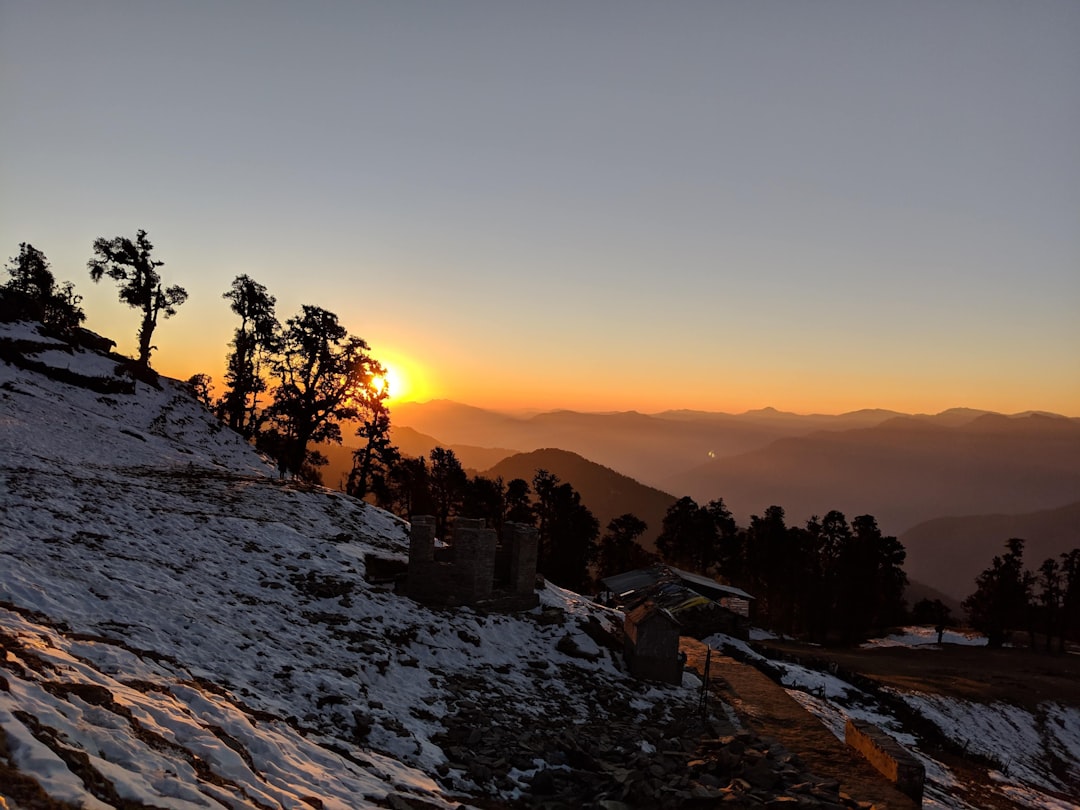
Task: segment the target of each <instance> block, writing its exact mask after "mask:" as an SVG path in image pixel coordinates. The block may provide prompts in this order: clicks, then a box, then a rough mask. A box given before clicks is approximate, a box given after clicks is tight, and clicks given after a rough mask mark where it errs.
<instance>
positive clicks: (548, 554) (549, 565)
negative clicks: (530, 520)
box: [533, 470, 600, 590]
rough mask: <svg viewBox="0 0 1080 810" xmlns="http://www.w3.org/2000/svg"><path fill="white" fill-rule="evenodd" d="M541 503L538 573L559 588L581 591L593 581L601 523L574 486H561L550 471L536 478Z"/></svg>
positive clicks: (536, 507) (538, 504) (538, 510)
mask: <svg viewBox="0 0 1080 810" xmlns="http://www.w3.org/2000/svg"><path fill="white" fill-rule="evenodd" d="M533 491H534V492H536V497H537V501H536V504H535V505H534V507H533V508H534V510H535V512H536V515H537V529H538V540H539V549H538V561H537V570H538V571H539V572H540V573H541V574H543V575H544V576H545V577H547V578H548V579H550V580H551V581H552V582H554V583H555V584H556V585H560V586H562V587H564V588H571V589H576V590H580V589H583V588H584V587H585V586H586V585H587V584H588V581H589V563H590V562H591V561H592V559H593V556H594V555H595V554H596V538H597V536H598V535H599V534H600V524H599V523H598V522H597V520H596V518H595V517H593V514H592V512H590V511H589V509H588V508H587V507H586V506H585V505H584V504H583V503H582V502H581V495H580V494H579V493H578V492H577V490H575V489H574V488H573V487H572V486H571V485H570V484H562V483H559V479H558V477H557V476H555V475H552V474H551V473H549V472H548V471H547V470H537V472H536V476H535V477H534V478H533Z"/></svg>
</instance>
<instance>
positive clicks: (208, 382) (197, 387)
mask: <svg viewBox="0 0 1080 810" xmlns="http://www.w3.org/2000/svg"><path fill="white" fill-rule="evenodd" d="M187 384H188V387H189V388H191V393H192V394H194V395H195V399H197V400H199V402H201V403H202V404H203V405H205V406H206V407H207V408H209V407H210V405H211V398H210V391H211V390H212V389H213V387H214V381H213V379H212V378H211V377H210V375H209V374H192V375H191V376H190V377H188V381H187Z"/></svg>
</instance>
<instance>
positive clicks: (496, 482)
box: [460, 475, 506, 532]
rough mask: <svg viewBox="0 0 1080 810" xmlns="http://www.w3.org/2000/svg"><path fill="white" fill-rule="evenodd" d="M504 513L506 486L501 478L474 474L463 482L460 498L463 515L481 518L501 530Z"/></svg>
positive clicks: (489, 525)
mask: <svg viewBox="0 0 1080 810" xmlns="http://www.w3.org/2000/svg"><path fill="white" fill-rule="evenodd" d="M505 513H506V487H505V486H503V482H502V478H487V477H486V476H483V475H474V476H473V477H472V478H470V479H469V480H468V481H466V482H465V490H464V492H463V493H462V498H461V512H460V514H461V515H463V516H464V517H470V518H483V519H484V520H485V521H486V524H487V526H488V527H490V528H492V529H495V530H496V531H499V532H501V530H502V524H503V515H504V514H505Z"/></svg>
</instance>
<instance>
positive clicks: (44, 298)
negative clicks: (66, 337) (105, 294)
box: [2, 242, 86, 333]
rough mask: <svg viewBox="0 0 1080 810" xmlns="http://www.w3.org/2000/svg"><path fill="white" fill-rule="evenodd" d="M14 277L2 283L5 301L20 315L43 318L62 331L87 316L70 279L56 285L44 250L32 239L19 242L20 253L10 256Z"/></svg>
mask: <svg viewBox="0 0 1080 810" xmlns="http://www.w3.org/2000/svg"><path fill="white" fill-rule="evenodd" d="M7 271H8V273H9V274H10V276H11V278H10V279H9V280H8V283H7V284H5V285H4V286H3V288H2V289H3V291H4V298H5V301H8V302H10V306H11V308H12V309H13V310H14V312H13V314H14V315H16V316H17V317H25V318H30V319H32V320H36V321H41V322H42V323H43V324H45V326H48V327H50V328H52V329H55V330H57V331H59V332H61V333H67V332H70V331H72V330H73V329H75V328H76V327H77V326H78V325H79V324H80V323H82V322H83V321H84V320H86V315H85V314H84V313H83V311H82V308H81V307H80V306H79V304H80V303H81V302H82V296H79V295H76V294H75V289H74V287H73V285H72V283H71V282H70V281H65V282H64V283H63V284H62V285H59V286H57V283H56V279H55V278H54V277H53V274H52V271H51V270H50V269H49V261H48V259H46V258H45V254H44V253H42V252H41V251H40V250H38V249H37V248H36V247H34V246H33V245H31V244H30V243H29V242H20V243H19V255H18V256H14V257H12V258H11V259H10V260H9V264H8V265H7Z"/></svg>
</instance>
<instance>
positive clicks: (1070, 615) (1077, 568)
mask: <svg viewBox="0 0 1080 810" xmlns="http://www.w3.org/2000/svg"><path fill="white" fill-rule="evenodd" d="M1061 577H1062V593H1061V623H1060V625H1059V631H1060V632H1059V635H1058V652H1064V651H1065V640H1066V639H1070V638H1075V637H1076V635H1077V634H1080V548H1074V549H1073V550H1072V551H1069V552H1066V553H1064V554H1062V555H1061Z"/></svg>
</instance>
